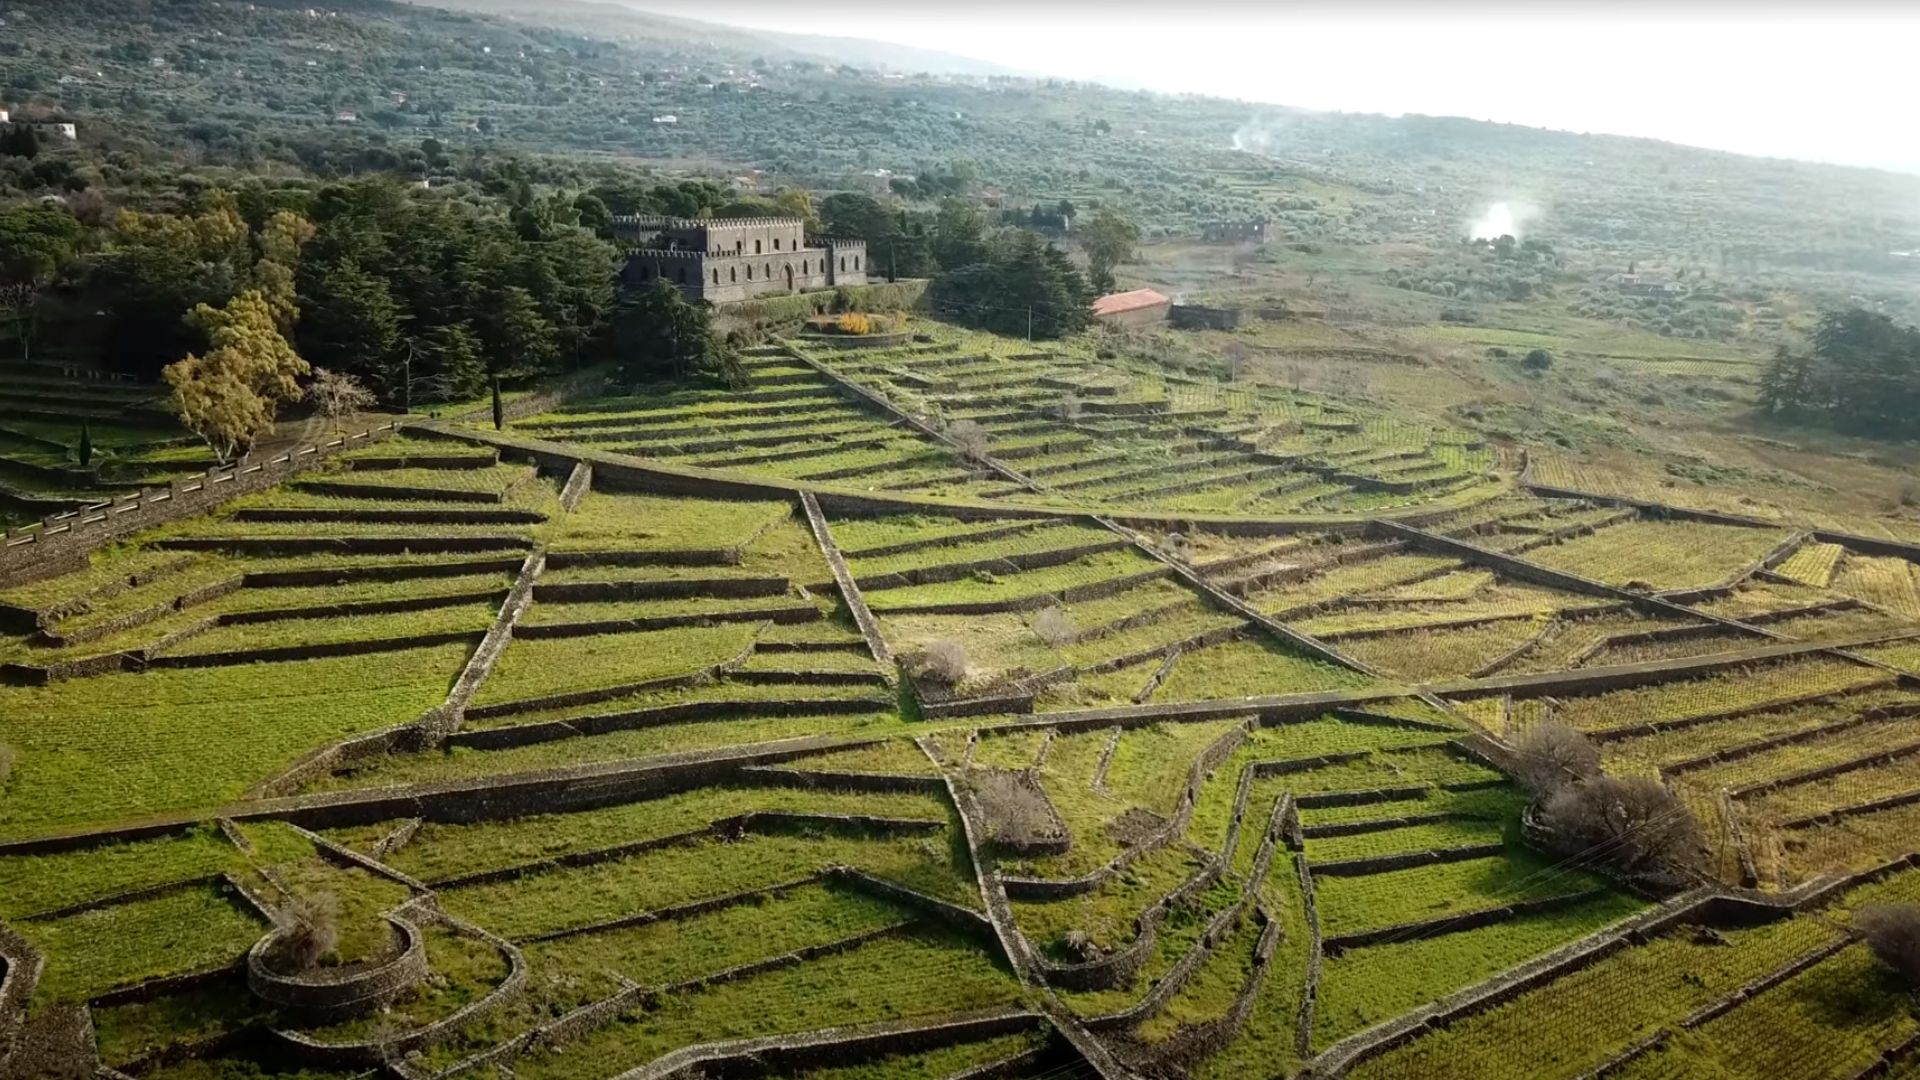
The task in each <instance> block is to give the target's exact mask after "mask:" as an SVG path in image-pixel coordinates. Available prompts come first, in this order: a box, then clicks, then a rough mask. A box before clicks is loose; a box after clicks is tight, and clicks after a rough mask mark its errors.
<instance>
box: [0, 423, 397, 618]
mask: <svg viewBox="0 0 1920 1080" xmlns="http://www.w3.org/2000/svg"><path fill="white" fill-rule="evenodd" d="M403 423H404V421H388V422H387V423H384V424H380V425H377V426H375V427H371V428H368V429H367V430H365V431H361V432H356V433H354V434H352V435H342V436H338V437H336V438H332V439H328V440H326V441H325V442H321V443H316V444H314V445H312V446H303V447H300V448H298V449H295V450H288V451H286V452H284V453H281V454H276V455H274V456H273V457H271V458H268V459H267V460H265V461H249V460H247V459H244V458H243V459H241V460H240V461H238V462H235V463H234V464H232V465H229V466H227V467H225V468H220V469H211V470H208V471H207V472H205V473H203V474H201V475H199V476H193V477H188V478H186V479H184V480H175V481H173V482H172V483H170V484H168V485H167V486H166V487H163V488H146V489H143V490H141V491H137V492H135V493H133V494H131V495H128V496H125V497H123V498H116V499H113V500H111V501H110V502H104V503H96V504H93V505H91V506H87V507H83V508H82V509H80V510H76V511H73V512H71V513H66V514H56V515H54V516H53V517H50V518H47V519H45V520H44V521H41V522H39V523H38V524H35V525H26V526H22V527H20V528H18V529H13V530H10V531H8V532H7V533H6V534H5V535H4V537H0V584H18V583H20V582H24V581H31V580H36V579H38V578H41V577H51V576H53V575H55V574H60V573H65V572H67V571H69V570H74V569H78V568H79V567H81V566H83V565H84V564H85V560H86V556H87V554H88V553H89V552H91V551H93V550H94V549H95V548H99V547H102V546H104V545H106V544H108V543H110V542H112V541H114V540H117V539H120V538H121V537H124V536H126V535H128V534H130V533H133V532H137V531H139V530H141V529H149V528H152V527H153V526H155V525H164V524H166V523H167V522H170V521H178V520H180V519H181V518H185V517H191V516H193V515H194V514H198V513H200V512H202V511H205V510H209V509H212V508H213V507H215V506H218V505H220V504H221V503H224V502H226V501H227V500H228V499H232V498H235V497H237V496H240V495H246V494H250V493H252V492H255V491H264V490H265V489H267V488H270V487H272V486H274V485H275V484H278V483H281V482H282V481H284V480H287V479H288V478H290V477H293V476H296V475H298V474H300V473H301V472H304V471H305V470H307V469H310V468H312V467H313V466H314V465H317V464H319V463H320V462H322V461H325V460H326V459H327V458H329V457H332V456H333V455H335V454H338V453H340V452H341V451H343V450H351V449H354V448H357V447H360V446H366V445H368V444H370V443H373V442H376V441H378V440H380V439H383V438H386V437H387V436H389V435H392V434H394V433H395V432H396V431H398V430H400V428H401V425H402V424H403Z"/></svg>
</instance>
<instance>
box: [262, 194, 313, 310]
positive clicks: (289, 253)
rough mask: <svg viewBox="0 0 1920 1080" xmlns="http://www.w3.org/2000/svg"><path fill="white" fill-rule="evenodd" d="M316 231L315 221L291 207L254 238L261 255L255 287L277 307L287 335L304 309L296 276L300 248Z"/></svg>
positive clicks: (275, 214)
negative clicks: (296, 290) (297, 293)
mask: <svg viewBox="0 0 1920 1080" xmlns="http://www.w3.org/2000/svg"><path fill="white" fill-rule="evenodd" d="M315 232H316V230H315V229H314V227H313V222H311V221H308V220H307V219H306V218H303V217H301V216H300V215H299V214H296V213H294V212H293V211H291V210H280V211H276V212H275V213H274V215H273V216H272V217H270V218H268V219H267V221H266V224H264V225H262V226H260V233H259V235H257V236H255V237H254V245H255V246H256V247H257V248H258V249H259V252H260V257H259V258H258V259H257V260H255V262H254V264H253V270H252V272H251V273H250V274H249V278H250V280H251V282H252V286H253V288H255V289H258V290H259V291H260V294H261V295H262V296H264V297H265V298H266V301H267V303H268V305H269V306H271V307H272V308H273V317H274V322H275V324H276V325H278V326H279V328H280V332H281V333H283V334H284V333H286V332H287V331H288V330H291V329H293V324H294V322H295V320H297V319H299V317H300V308H299V306H298V305H297V304H296V303H295V299H294V278H293V276H294V272H295V271H296V270H297V269H298V268H299V265H300V249H301V248H303V247H305V246H306V245H307V241H309V240H312V239H313V237H314V234H315Z"/></svg>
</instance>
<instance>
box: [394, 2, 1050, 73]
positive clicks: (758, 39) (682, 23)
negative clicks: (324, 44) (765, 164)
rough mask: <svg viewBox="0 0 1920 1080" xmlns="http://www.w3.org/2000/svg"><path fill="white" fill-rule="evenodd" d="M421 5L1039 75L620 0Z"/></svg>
mask: <svg viewBox="0 0 1920 1080" xmlns="http://www.w3.org/2000/svg"><path fill="white" fill-rule="evenodd" d="M413 2H415V3H420V4H421V6H426V7H439V8H446V9H449V10H454V11H470V12H474V13H476V14H482V15H490V16H494V17H496V18H510V19H516V20H524V21H528V22H538V23H540V24H543V25H547V26H553V27H560V28H565V29H570V30H577V31H580V32H583V33H591V34H597V35H602V36H607V37H614V38H622V37H646V38H652V39H655V40H666V41H673V40H682V41H688V42H702V43H707V44H715V45H723V46H731V47H734V48H737V49H740V50H741V51H743V52H750V53H757V54H763V55H768V56H782V57H803V58H806V59H810V60H815V61H820V62H826V63H833V64H849V65H852V66H854V67H861V68H872V69H876V70H881V71H895V72H902V73H907V74H915V73H926V74H930V75H967V76H974V77H982V76H988V75H1019V76H1029V77H1031V76H1034V74H1035V73H1033V72H1027V71H1020V70H1018V69H1015V68H1010V67H1006V66H1004V65H1001V64H994V63H989V62H987V61H985V60H976V59H973V58H972V57H967V56H959V55H956V54H954V53H947V52H941V51H939V50H936V49H921V48H916V47H914V46H911V45H897V44H894V43H892V42H886V41H875V40H871V39H868V38H856V37H845V36H840V35H833V34H790V33H783V32H780V31H776V30H759V29H755V28H753V27H745V26H733V25H729V24H725V23H718V22H708V21H706V20H703V19H693V18H687V17H684V16H680V15H670V14H666V13H664V12H661V11H656V10H650V9H649V8H647V7H646V6H644V5H643V4H637V3H624V2H618V0H413Z"/></svg>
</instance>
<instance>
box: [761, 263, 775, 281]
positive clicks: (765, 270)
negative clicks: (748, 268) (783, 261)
mask: <svg viewBox="0 0 1920 1080" xmlns="http://www.w3.org/2000/svg"><path fill="white" fill-rule="evenodd" d="M760 272H761V276H762V277H768V278H771V277H772V276H773V264H772V263H765V264H763V265H762V266H761V267H760Z"/></svg>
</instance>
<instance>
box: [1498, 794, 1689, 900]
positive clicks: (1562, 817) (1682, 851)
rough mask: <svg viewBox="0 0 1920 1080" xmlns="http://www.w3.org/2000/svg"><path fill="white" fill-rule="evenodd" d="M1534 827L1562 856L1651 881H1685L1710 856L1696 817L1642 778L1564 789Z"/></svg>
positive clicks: (1545, 804) (1547, 801) (1543, 806)
mask: <svg viewBox="0 0 1920 1080" xmlns="http://www.w3.org/2000/svg"><path fill="white" fill-rule="evenodd" d="M1535 821H1536V823H1537V824H1538V825H1539V826H1540V827H1541V828H1542V829H1544V830H1545V831H1546V833H1547V836H1548V837H1549V838H1550V840H1551V842H1552V843H1553V845H1554V846H1555V847H1557V848H1559V849H1560V851H1561V852H1562V853H1563V854H1566V855H1569V856H1575V857H1578V858H1581V859H1585V860H1589V861H1593V862H1597V863H1604V864H1606V865H1609V866H1613V867H1615V868H1616V869H1619V870H1621V871H1624V872H1626V873H1628V874H1632V875H1635V876H1641V877H1646V878H1650V879H1663V880H1670V879H1673V878H1676V877H1679V876H1682V874H1683V872H1684V871H1685V870H1687V869H1691V868H1694V867H1697V866H1698V865H1699V863H1700V861H1701V856H1702V854H1703V853H1704V852H1705V850H1706V842H1705V840H1704V839H1703V837H1702V834H1701V832H1700V822H1699V821H1698V820H1696V819H1695V818H1694V816H1693V811H1691V810H1689V809H1687V807H1686V804H1685V803H1682V802H1681V801H1680V799H1679V798H1678V797H1677V796H1675V795H1674V794H1673V792H1671V791H1668V790H1667V789H1666V788H1665V787H1664V786H1662V785H1661V784H1660V782H1659V781H1657V780H1651V779H1648V778H1647V777H1644V776H1631V777H1627V778H1626V779H1619V778H1616V777H1612V776H1604V775H1602V776H1595V777H1593V778H1592V779H1589V780H1584V781H1580V782H1577V783H1568V784H1562V785H1560V786H1558V787H1557V788H1554V789H1553V790H1552V791H1551V792H1550V793H1549V794H1548V795H1547V796H1546V797H1545V798H1543V799H1542V800H1541V802H1540V805H1539V809H1538V811H1537V814H1536V817H1535Z"/></svg>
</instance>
